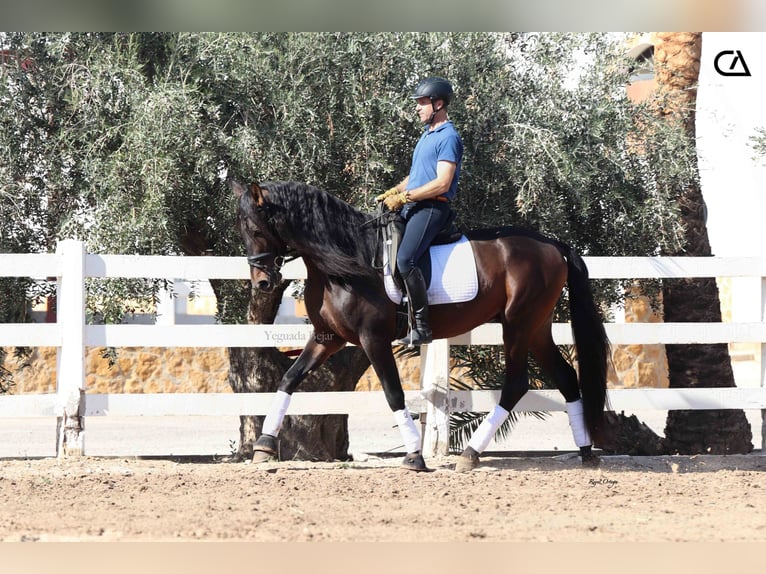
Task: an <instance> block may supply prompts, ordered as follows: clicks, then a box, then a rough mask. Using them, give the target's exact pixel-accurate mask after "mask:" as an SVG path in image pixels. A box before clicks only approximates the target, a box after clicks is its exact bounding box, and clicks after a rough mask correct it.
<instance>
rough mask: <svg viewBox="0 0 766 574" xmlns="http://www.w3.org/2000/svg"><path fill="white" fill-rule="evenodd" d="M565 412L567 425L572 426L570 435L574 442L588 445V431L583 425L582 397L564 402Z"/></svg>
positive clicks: (579, 444)
mask: <svg viewBox="0 0 766 574" xmlns="http://www.w3.org/2000/svg"><path fill="white" fill-rule="evenodd" d="M566 409H567V414H568V415H569V426H570V427H571V428H572V436H573V437H574V441H575V444H576V445H577V446H578V447H580V446H590V445H591V444H593V441H591V438H590V433H589V432H588V429H587V428H586V426H585V417H584V416H583V406H582V399H577V400H576V401H574V402H571V403H566Z"/></svg>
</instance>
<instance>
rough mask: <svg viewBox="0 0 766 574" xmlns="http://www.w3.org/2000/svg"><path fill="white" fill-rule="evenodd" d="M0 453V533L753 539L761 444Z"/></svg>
mask: <svg viewBox="0 0 766 574" xmlns="http://www.w3.org/2000/svg"><path fill="white" fill-rule="evenodd" d="M399 462H400V458H399V457H396V458H387V457H385V458H377V457H370V458H369V459H368V460H366V461H364V462H349V463H306V462H281V463H276V462H275V463H267V464H265V465H253V464H247V463H231V462H224V461H222V460H216V459H203V460H200V459H189V458H186V459H177V460H169V459H138V458H83V459H79V460H78V459H75V460H57V459H55V458H46V459H34V460H0V499H1V500H2V501H3V505H2V513H0V540H2V541H70V540H82V541H95V540H105V541H123V540H125V541H171V540H182V541H189V540H216V541H218V540H232V541H238V540H245V541H262V542H271V541H338V542H340V541H368V542H370V541H373V542H378V541H393V542H407V541H418V542H440V541H441V542H443V541H457V542H464V541H495V542H500V541H519V542H523V541H555V542H584V541H595V542H613V541H614V542H617V541H619V542H627V541H646V542H654V541H662V542H672V541H697V542H706V541H761V542H762V541H766V512H764V509H766V457H764V456H761V455H759V454H751V455H735V456H696V457H688V456H675V457H605V458H604V459H603V463H602V465H601V467H600V468H599V469H584V468H582V467H581V466H580V463H579V459H577V458H576V457H575V456H574V455H572V454H565V455H560V456H557V457H549V456H532V457H528V458H512V457H494V458H493V457H485V458H484V459H482V465H481V466H480V467H479V468H478V469H476V470H474V471H473V472H471V473H468V474H457V473H455V472H454V471H453V470H452V469H453V468H454V463H455V457H444V458H438V459H431V460H428V461H427V462H428V464H429V466H430V467H431V468H432V472H430V473H412V472H408V471H405V470H402V469H400V468H399V467H398V465H399Z"/></svg>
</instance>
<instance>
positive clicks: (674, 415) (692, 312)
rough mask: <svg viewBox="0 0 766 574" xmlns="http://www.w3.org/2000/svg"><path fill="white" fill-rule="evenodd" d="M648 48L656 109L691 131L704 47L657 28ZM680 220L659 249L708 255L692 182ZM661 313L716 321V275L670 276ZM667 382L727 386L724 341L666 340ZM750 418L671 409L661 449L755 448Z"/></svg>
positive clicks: (694, 37)
mask: <svg viewBox="0 0 766 574" xmlns="http://www.w3.org/2000/svg"><path fill="white" fill-rule="evenodd" d="M656 38H657V41H656V43H655V46H654V72H655V79H656V81H657V87H658V90H657V96H658V98H657V111H658V113H660V114H662V115H663V116H665V117H666V118H667V120H668V121H672V122H683V125H684V127H685V129H686V131H687V133H688V135H689V137H690V138H694V137H695V135H696V134H695V121H694V120H695V114H694V107H695V103H696V98H697V81H698V78H699V70H700V55H701V52H702V34H701V33H700V32H678V33H671V32H661V33H658V34H657V35H656ZM678 192H679V193H678V197H679V206H680V209H681V216H682V218H683V222H684V225H685V240H686V241H685V246H684V247H683V249H682V250H678V251H668V252H665V253H663V255H668V256H671V255H686V256H710V255H711V250H710V241H709V239H708V233H707V226H706V208H705V201H704V199H703V197H702V192H701V190H700V187H699V185H698V184H693V185H689V186H687V187H686V188H685V189H680V190H678ZM662 297H663V307H664V318H665V321H668V322H720V321H721V305H720V300H719V296H718V287H717V286H716V282H715V279H713V278H702V279H697V278H695V279H676V280H668V281H665V282H664V283H663V289H662ZM666 352H667V358H668V372H669V380H670V387H671V388H695V387H733V386H735V384H734V373H733V371H732V368H731V362H730V359H729V352H728V348H727V346H726V344H723V343H721V344H710V345H667V347H666ZM751 441H752V431H751V429H750V424H749V423H748V421H747V418H746V417H745V413H744V411H742V410H715V411H713V410H708V411H670V412H669V413H668V418H667V421H666V426H665V447H666V449H667V450H668V451H669V452H671V453H675V452H679V453H687V454H695V453H713V454H725V453H746V452H750V451H751V450H752V448H753V445H752V442H751Z"/></svg>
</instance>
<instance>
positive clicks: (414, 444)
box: [394, 407, 420, 453]
mask: <svg viewBox="0 0 766 574" xmlns="http://www.w3.org/2000/svg"><path fill="white" fill-rule="evenodd" d="M394 421H396V424H397V426H398V427H399V432H400V433H402V440H404V448H406V449H407V452H408V453H410V452H416V451H419V450H420V434H419V433H418V427H416V426H415V421H413V420H412V416H411V415H410V411H409V409H407V407H404V409H403V410H401V411H395V412H394Z"/></svg>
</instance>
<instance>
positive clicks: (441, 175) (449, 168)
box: [397, 160, 457, 201]
mask: <svg viewBox="0 0 766 574" xmlns="http://www.w3.org/2000/svg"><path fill="white" fill-rule="evenodd" d="M456 169H457V165H456V164H454V163H452V162H451V161H446V160H441V161H439V162H438V163H437V164H436V177H435V178H434V179H432V180H431V181H429V182H428V183H425V184H423V185H421V186H420V187H416V188H415V189H411V190H409V191H408V192H407V199H408V200H409V201H422V200H424V199H431V198H434V197H438V196H439V195H442V194H444V193H446V192H447V191H448V190H449V188H450V185H451V184H452V178H453V177H454V176H455V170H456ZM408 179H409V177H408ZM405 181H406V180H405ZM402 183H404V182H402ZM400 185H401V184H400ZM397 187H398V186H397Z"/></svg>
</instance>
